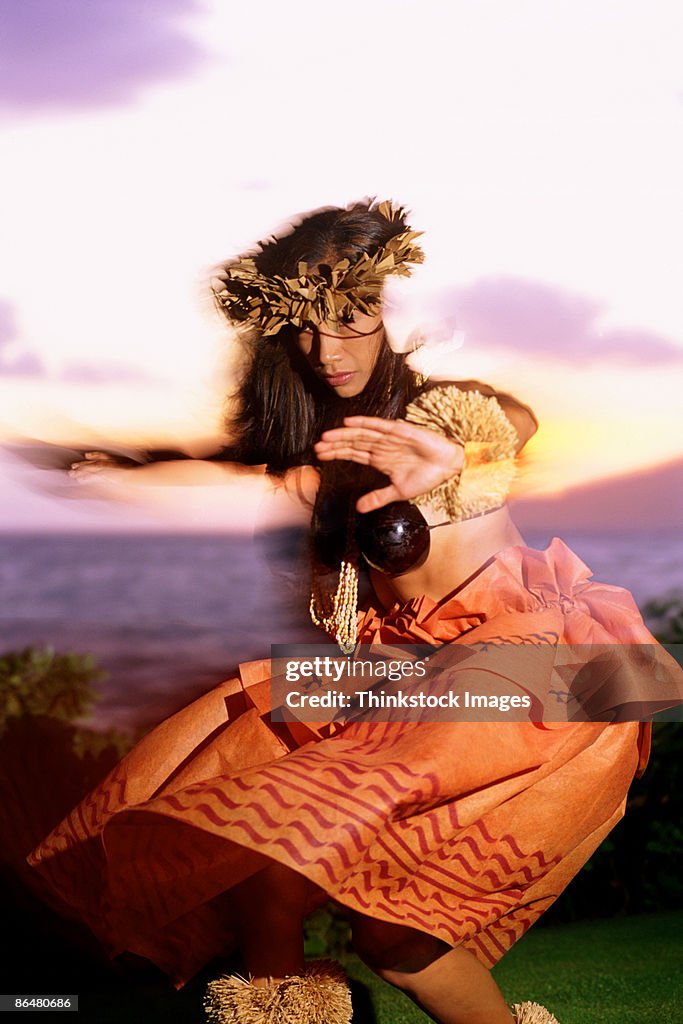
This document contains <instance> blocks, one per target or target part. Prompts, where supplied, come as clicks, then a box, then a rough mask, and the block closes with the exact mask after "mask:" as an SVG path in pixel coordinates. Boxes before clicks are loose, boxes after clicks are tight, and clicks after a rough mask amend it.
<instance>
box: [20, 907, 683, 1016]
mask: <svg viewBox="0 0 683 1024" xmlns="http://www.w3.org/2000/svg"><path fill="white" fill-rule="evenodd" d="M3 924H4V932H5V940H7V939H9V938H10V937H11V939H12V941H10V942H7V943H6V946H7V950H6V954H5V957H4V963H3V965H2V968H0V973H1V974H2V975H3V977H2V984H1V985H0V991H4V992H21V993H27V992H34V993H36V994H38V993H40V994H48V993H51V994H65V993H78V994H79V995H80V1007H79V1013H78V1015H77V1017H78V1024H162V1022H163V1024H203V1022H204V1013H203V1010H202V996H203V992H204V989H205V987H206V983H207V981H208V980H209V979H210V978H211V977H215V976H216V974H217V973H220V968H219V967H217V965H216V964H213V965H211V966H210V967H209V968H207V970H206V971H204V972H202V974H201V975H200V976H199V977H198V978H195V979H194V980H193V981H192V982H191V983H190V984H189V985H188V986H186V988H184V989H183V990H182V991H180V992H176V991H174V990H173V989H172V988H171V987H170V986H169V984H168V982H167V981H166V979H165V978H164V977H163V976H162V975H161V974H160V973H158V972H156V971H149V972H147V973H145V974H143V975H141V976H130V975H128V976H126V975H117V974H115V973H113V971H112V969H111V967H110V966H108V965H107V964H105V963H102V962H99V963H98V962H97V961H96V960H94V959H93V958H92V957H88V956H87V955H85V954H79V953H78V951H77V949H76V948H75V947H74V946H73V945H71V944H69V943H68V942H64V941H55V937H54V935H52V936H50V935H49V934H48V933H44V934H43V935H42V937H41V935H40V931H39V929H38V928H37V927H36V926H35V922H31V920H30V917H29V916H25V915H20V916H19V917H15V918H14V919H12V918H7V917H5V920H4V921H3ZM41 940H42V941H41ZM682 965H683V912H681V911H678V912H672V913H668V914H646V915H639V916H635V917H624V918H615V919H610V920H605V921H595V922H584V923H580V924H573V925H562V926H556V927H548V928H543V927H540V928H536V929H533V930H532V931H531V932H530V933H529V934H528V935H527V936H526V937H525V938H524V939H522V941H521V942H519V943H518V944H517V945H516V946H515V947H514V948H513V949H512V950H511V952H510V953H509V954H508V955H507V956H506V957H505V959H504V960H503V961H502V962H501V963H500V964H499V965H498V967H497V968H496V969H495V977H496V980H497V981H498V983H499V984H500V986H501V988H502V989H503V993H504V995H505V996H506V998H507V999H508V1001H509V1002H521V1001H523V1000H525V999H532V1000H535V1001H536V1002H539V1003H543V1004H544V1005H545V1006H548V1008H549V1009H551V1010H552V1011H553V1013H555V1014H556V1016H557V1018H558V1020H559V1021H561V1024H683V971H682V970H681V966H682ZM345 966H346V967H347V970H348V972H349V975H350V977H351V979H352V982H353V983H354V984H353V990H354V1007H355V1015H354V1024H420V1022H422V1024H424V1022H425V1021H427V1019H428V1018H427V1017H426V1016H425V1015H424V1014H423V1013H421V1011H420V1010H418V1009H417V1007H415V1006H414V1005H413V1004H412V1003H411V1002H410V1001H409V1000H408V999H406V998H405V997H404V996H402V995H401V993H400V992H398V991H396V990H395V989H393V988H391V987H390V986H389V985H387V984H385V983H384V982H381V981H380V980H379V979H378V978H377V977H376V976H375V975H373V974H372V973H371V972H370V971H369V970H367V969H366V968H365V967H364V966H363V965H362V964H361V963H360V961H359V960H358V959H357V958H355V957H348V959H347V960H346V962H345ZM373 1011H374V1013H373ZM35 1016H36V1015H35V1013H34V1014H32V1019H33V1018H34V1017H35ZM53 1016H54V1015H52V1014H51V1015H50V1018H49V1019H50V1020H52V1019H53ZM10 1018H12V1015H10V1017H8V1020H9V1019H10ZM37 1019H38V1020H47V1019H48V1017H47V1015H46V1014H40V1013H39V1014H38V1015H37ZM74 1020H76V1018H74ZM2 1024H4V1021H3V1022H2Z"/></svg>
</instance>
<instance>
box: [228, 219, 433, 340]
mask: <svg viewBox="0 0 683 1024" xmlns="http://www.w3.org/2000/svg"><path fill="white" fill-rule="evenodd" d="M374 209H376V210H377V211H378V212H379V213H380V214H381V215H382V216H383V217H386V219H387V220H389V221H397V222H400V221H403V219H404V217H405V216H406V212H405V210H404V209H403V208H402V207H400V206H395V205H394V204H393V203H392V202H390V201H386V202H382V203H379V204H378V205H377V206H376V207H374ZM420 234H421V232H419V231H411V230H410V229H406V230H404V231H401V232H399V233H398V234H396V235H394V236H393V237H392V238H390V239H389V240H388V241H387V242H386V243H385V245H382V246H380V247H379V249H378V250H377V252H375V253H374V255H372V256H369V255H368V254H367V253H363V254H362V255H361V256H360V257H359V258H358V259H357V260H356V261H355V262H353V263H352V262H351V261H350V260H348V259H342V260H339V261H338V262H337V263H335V264H334V266H332V267H328V266H326V265H324V264H321V265H320V266H319V267H318V269H317V270H316V271H311V270H310V269H309V267H308V264H307V263H305V262H301V263H299V265H298V268H297V269H298V273H297V276H296V277H282V276H280V275H278V274H274V275H273V276H272V277H271V276H269V275H267V274H264V273H262V272H261V271H260V270H259V269H258V267H257V265H256V259H255V256H257V255H258V252H261V251H263V249H264V248H265V247H266V246H267V245H268V244H271V243H268V242H265V243H262V244H261V245H260V246H259V249H258V250H257V252H256V253H255V254H252V255H245V256H240V257H238V258H237V259H236V260H234V261H232V262H229V263H226V264H225V265H224V266H223V267H222V268H221V269H220V270H219V271H218V273H217V274H216V275H215V281H214V285H213V293H214V296H215V299H216V303H217V304H218V306H219V307H220V308H221V309H222V310H223V312H224V313H225V315H226V316H227V318H228V319H229V320H231V321H232V322H233V323H234V324H236V325H237V326H242V327H246V328H250V327H251V328H255V329H256V330H258V331H259V333H260V334H261V335H263V336H264V337H266V336H268V335H272V334H277V333H278V331H280V330H281V329H282V327H284V326H285V325H286V324H293V325H294V326H295V327H299V328H302V327H304V325H307V324H314V325H316V326H318V325H319V324H322V323H325V322H327V323H333V324H336V323H343V322H344V320H345V319H346V318H348V317H349V316H351V314H353V312H354V311H355V310H358V312H360V313H366V314H372V313H374V312H376V310H377V306H378V305H379V302H380V300H381V292H382V285H383V283H384V279H385V277H387V276H388V275H389V274H398V275H399V276H402V277H408V276H410V274H411V269H410V266H411V264H416V263H422V262H423V261H424V253H423V252H422V249H421V248H420V247H419V246H418V245H415V239H416V238H418V237H419V235H420Z"/></svg>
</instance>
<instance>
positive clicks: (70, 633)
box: [0, 529, 683, 730]
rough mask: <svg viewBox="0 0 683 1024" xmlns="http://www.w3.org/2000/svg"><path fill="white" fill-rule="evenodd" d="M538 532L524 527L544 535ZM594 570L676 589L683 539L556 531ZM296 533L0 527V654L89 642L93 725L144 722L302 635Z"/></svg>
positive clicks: (681, 588) (303, 564)
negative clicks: (29, 531) (112, 532)
mask: <svg viewBox="0 0 683 1024" xmlns="http://www.w3.org/2000/svg"><path fill="white" fill-rule="evenodd" d="M551 536H552V534H550V533H548V534H541V533H534V534H528V535H527V538H526V540H527V543H528V544H529V545H530V546H531V547H545V546H546V545H547V543H548V542H549V540H550V539H551ZM563 539H564V540H565V541H566V542H567V543H568V544H569V545H570V547H572V548H573V550H574V551H575V552H576V553H577V554H578V555H579V557H580V558H582V559H583V560H584V561H585V562H586V563H587V564H588V565H589V566H590V567H591V568H592V569H593V572H594V578H595V579H598V580H601V581H602V582H606V583H612V584H616V585H619V586H624V587H626V588H627V589H629V590H631V592H632V593H633V595H634V597H635V598H636V600H637V601H638V603H639V604H640V605H641V607H642V606H643V604H644V603H645V602H646V601H647V600H648V599H650V598H656V597H663V596H666V595H669V594H673V593H676V592H678V593H683V538H681V537H680V536H671V535H656V536H653V535H651V534H648V535H639V534H631V535H620V536H604V535H602V536H601V535H594V534H575V535H571V536H569V535H566V534H565V535H564V536H563ZM308 592H309V583H308V569H307V556H306V537H305V535H304V533H303V532H302V531H299V530H293V529H292V530H278V531H272V532H270V533H267V534H261V535H260V536H256V537H254V538H252V537H251V536H249V535H244V536H243V535H234V534H233V535H221V536H197V535H190V536H188V535H182V536H156V535H152V536H150V535H144V536H142V535H130V534H123V535H122V534H119V535H116V536H108V535H96V534H89V535H85V536H81V537H76V536H72V535H65V534H61V535H60V534H54V535H49V534H41V535H35V536H29V535H25V534H21V535H19V534H14V535H13V534H4V535H0V652H2V651H8V650H19V649H21V648H23V647H25V646H27V645H29V644H33V645H51V646H52V647H54V648H55V649H57V650H63V651H67V650H70V651H80V652H91V653H93V654H94V655H95V656H96V658H97V660H98V662H99V663H100V665H101V666H102V667H103V668H104V669H105V671H106V672H107V678H106V679H105V680H104V682H103V683H101V684H100V687H99V688H100V691H101V698H100V700H99V701H98V703H97V705H96V708H95V712H94V715H93V719H92V721H93V723H94V724H95V725H96V726H97V727H99V728H105V727H109V726H116V727H119V728H122V729H128V730H135V729H142V728H147V727H148V726H150V725H152V724H154V723H155V722H157V721H160V720H161V719H162V718H164V717H165V716H166V715H168V714H171V713H172V712H173V711H175V710H177V709H178V708H180V707H182V706H183V705H184V704H186V703H187V702H188V701H189V700H191V699H193V698H194V697H196V696H198V695H199V694H201V693H203V692H205V691H206V690H207V689H208V688H209V687H211V686H212V685H215V684H216V683H218V682H220V680H221V679H225V678H226V677H228V676H229V675H231V674H232V673H233V671H234V669H235V666H236V665H237V664H238V663H239V662H240V661H245V660H249V659H251V658H258V657H265V656H267V655H268V654H269V647H270V644H271V643H278V642H280V643H282V642H306V641H310V642H315V641H316V640H318V639H319V633H318V632H317V631H316V630H314V629H313V627H312V626H311V625H310V623H309V621H308V615H307V606H308Z"/></svg>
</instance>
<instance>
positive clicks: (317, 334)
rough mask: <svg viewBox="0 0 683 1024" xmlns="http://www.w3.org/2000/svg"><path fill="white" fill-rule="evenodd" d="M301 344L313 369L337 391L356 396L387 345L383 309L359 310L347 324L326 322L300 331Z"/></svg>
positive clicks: (343, 396) (345, 396)
mask: <svg viewBox="0 0 683 1024" xmlns="http://www.w3.org/2000/svg"><path fill="white" fill-rule="evenodd" d="M298 343H299V348H300V349H301V351H302V352H303V354H304V355H305V356H306V359H307V360H308V362H309V363H310V365H311V367H312V369H313V371H314V372H315V373H316V374H317V376H318V377H320V379H321V380H323V381H324V382H325V383H326V384H327V385H328V387H329V388H331V390H333V391H334V392H335V394H337V395H339V397H340V398H354V397H355V395H359V394H360V393H361V391H362V390H363V388H364V387H365V385H366V384H367V383H368V381H369V380H370V377H371V375H372V371H373V369H374V366H375V363H376V362H377V356H378V355H379V351H380V349H381V347H382V345H383V344H384V324H383V323H382V312H381V310H380V311H379V312H378V313H376V314H375V315H373V316H368V315H367V314H365V313H358V312H356V313H354V315H353V319H352V320H351V322H350V323H348V324H330V323H327V322H325V323H323V324H321V325H320V327H317V328H311V329H310V330H304V331H299V334H298Z"/></svg>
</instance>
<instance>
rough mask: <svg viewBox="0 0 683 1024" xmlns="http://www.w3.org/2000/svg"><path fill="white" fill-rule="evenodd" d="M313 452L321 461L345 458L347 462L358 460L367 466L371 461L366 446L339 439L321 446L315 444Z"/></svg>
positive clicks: (370, 455)
mask: <svg viewBox="0 0 683 1024" xmlns="http://www.w3.org/2000/svg"><path fill="white" fill-rule="evenodd" d="M315 453H316V455H317V456H318V458H319V459H320V461H321V462H330V461H332V460H333V459H345V460H346V461H347V462H359V463H361V465H363V466H369V465H370V463H371V462H372V453H371V452H370V451H368V450H367V448H359V447H356V446H354V445H350V444H343V443H342V442H341V441H340V442H338V443H337V444H334V445H329V446H328V447H325V448H323V447H322V446H318V445H316V448H315Z"/></svg>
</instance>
